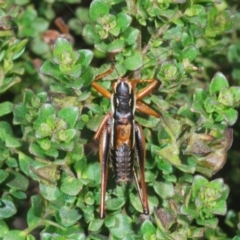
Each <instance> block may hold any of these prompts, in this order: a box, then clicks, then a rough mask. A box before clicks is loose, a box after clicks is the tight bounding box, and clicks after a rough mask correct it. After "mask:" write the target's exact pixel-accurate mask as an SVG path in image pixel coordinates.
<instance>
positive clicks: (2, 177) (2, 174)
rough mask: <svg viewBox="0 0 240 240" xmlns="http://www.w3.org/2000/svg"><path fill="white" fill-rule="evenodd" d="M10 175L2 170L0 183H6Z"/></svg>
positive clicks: (0, 170) (0, 171)
mask: <svg viewBox="0 0 240 240" xmlns="http://www.w3.org/2000/svg"><path fill="white" fill-rule="evenodd" d="M8 175H9V173H8V172H6V171H4V170H3V169H0V183H2V182H4V181H5V180H6V178H7V177H8Z"/></svg>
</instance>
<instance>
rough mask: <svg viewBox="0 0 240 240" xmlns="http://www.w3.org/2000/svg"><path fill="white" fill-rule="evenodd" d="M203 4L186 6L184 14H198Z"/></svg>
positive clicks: (189, 15) (190, 15) (191, 15)
mask: <svg viewBox="0 0 240 240" xmlns="http://www.w3.org/2000/svg"><path fill="white" fill-rule="evenodd" d="M203 9H204V8H203V6H202V5H198V4H193V5H192V6H191V7H190V8H187V9H186V11H185V13H184V15H186V16H188V17H193V16H197V15H199V14H200V12H201V11H203Z"/></svg>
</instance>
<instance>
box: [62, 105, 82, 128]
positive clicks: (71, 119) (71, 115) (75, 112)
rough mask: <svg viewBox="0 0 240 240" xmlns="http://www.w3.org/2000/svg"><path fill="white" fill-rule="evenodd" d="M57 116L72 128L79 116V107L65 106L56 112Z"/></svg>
mask: <svg viewBox="0 0 240 240" xmlns="http://www.w3.org/2000/svg"><path fill="white" fill-rule="evenodd" d="M58 117H60V118H62V119H63V120H64V121H66V122H67V123H68V127H69V128H74V126H75V124H76V122H77V120H78V117H79V108H77V107H65V108H62V109H61V110H60V111H59V112H58Z"/></svg>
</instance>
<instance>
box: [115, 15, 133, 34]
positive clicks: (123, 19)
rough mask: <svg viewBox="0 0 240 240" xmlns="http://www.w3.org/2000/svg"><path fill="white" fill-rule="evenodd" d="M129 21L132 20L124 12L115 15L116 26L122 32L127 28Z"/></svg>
mask: <svg viewBox="0 0 240 240" xmlns="http://www.w3.org/2000/svg"><path fill="white" fill-rule="evenodd" d="M131 21H132V18H131V17H130V16H129V15H127V14H126V13H124V12H120V13H119V14H118V15H117V26H118V27H119V28H120V29H121V31H122V32H123V31H125V30H126V29H127V28H128V26H129V25H130V23H131Z"/></svg>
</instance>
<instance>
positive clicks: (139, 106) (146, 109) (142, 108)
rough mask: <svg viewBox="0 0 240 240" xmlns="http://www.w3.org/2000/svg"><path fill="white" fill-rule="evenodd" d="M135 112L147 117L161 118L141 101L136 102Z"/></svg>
mask: <svg viewBox="0 0 240 240" xmlns="http://www.w3.org/2000/svg"><path fill="white" fill-rule="evenodd" d="M136 110H137V111H139V112H142V113H145V114H147V115H151V116H154V117H156V118H159V117H161V114H160V113H158V112H156V111H155V110H153V109H152V108H150V107H149V106H148V105H146V104H145V103H143V102H141V101H137V103H136Z"/></svg>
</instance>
